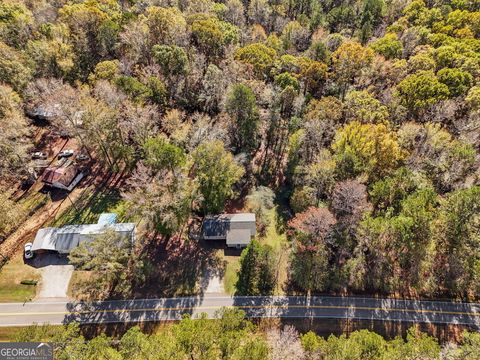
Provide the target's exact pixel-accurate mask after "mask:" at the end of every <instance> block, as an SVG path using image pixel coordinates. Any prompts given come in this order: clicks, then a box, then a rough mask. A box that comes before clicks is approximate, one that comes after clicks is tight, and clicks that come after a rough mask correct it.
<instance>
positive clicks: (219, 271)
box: [135, 237, 224, 298]
mask: <svg viewBox="0 0 480 360" xmlns="http://www.w3.org/2000/svg"><path fill="white" fill-rule="evenodd" d="M145 256H146V259H147V260H148V261H149V263H150V266H151V272H150V274H149V276H148V280H147V281H145V283H144V285H143V286H141V287H139V288H137V289H135V297H136V298H138V297H145V298H149V297H172V296H189V295H197V296H200V297H203V295H204V291H205V289H206V287H207V286H208V281H206V280H205V277H206V276H208V275H209V274H210V275H219V276H222V275H223V271H224V263H223V261H222V260H221V259H220V258H219V257H218V256H217V254H216V249H214V248H210V247H205V246H202V244H200V243H199V242H198V241H195V240H190V241H185V240H181V239H178V238H171V239H169V240H168V241H167V239H165V238H160V237H157V239H156V241H151V242H150V244H148V245H147V246H146V248H145Z"/></svg>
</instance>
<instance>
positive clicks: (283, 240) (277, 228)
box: [260, 207, 288, 251]
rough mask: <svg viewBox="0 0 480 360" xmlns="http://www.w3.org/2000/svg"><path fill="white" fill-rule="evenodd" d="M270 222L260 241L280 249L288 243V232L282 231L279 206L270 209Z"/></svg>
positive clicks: (277, 249)
mask: <svg viewBox="0 0 480 360" xmlns="http://www.w3.org/2000/svg"><path fill="white" fill-rule="evenodd" d="M268 222H269V225H268V226H267V229H266V231H265V235H264V236H263V237H261V238H260V242H261V243H262V244H267V245H270V246H271V247H272V248H273V249H274V250H275V251H280V250H282V248H283V247H285V246H286V245H287V244H288V241H287V234H286V233H285V232H283V231H282V229H281V228H282V226H281V225H280V224H279V216H278V214H277V207H274V208H273V209H271V210H269V211H268Z"/></svg>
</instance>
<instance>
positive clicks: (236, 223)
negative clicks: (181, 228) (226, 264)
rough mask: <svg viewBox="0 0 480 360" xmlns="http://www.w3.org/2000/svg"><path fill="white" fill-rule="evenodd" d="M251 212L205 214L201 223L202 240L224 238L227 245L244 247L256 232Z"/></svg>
mask: <svg viewBox="0 0 480 360" xmlns="http://www.w3.org/2000/svg"><path fill="white" fill-rule="evenodd" d="M255 220H256V219H255V214H253V213H239V214H221V215H214V216H207V217H205V219H204V220H203V223H202V238H203V239H204V240H225V241H226V244H227V246H228V247H234V248H243V247H246V246H247V245H248V244H249V243H250V241H251V240H252V238H253V237H255V235H256V233H257V226H256V221H255Z"/></svg>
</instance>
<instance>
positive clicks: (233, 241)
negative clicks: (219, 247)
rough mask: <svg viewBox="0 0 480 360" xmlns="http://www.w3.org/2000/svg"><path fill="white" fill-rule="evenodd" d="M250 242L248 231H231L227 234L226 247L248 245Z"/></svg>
mask: <svg viewBox="0 0 480 360" xmlns="http://www.w3.org/2000/svg"><path fill="white" fill-rule="evenodd" d="M251 240H252V233H251V231H250V229H232V230H230V231H228V233H227V246H236V245H248V244H249V243H250V241H251Z"/></svg>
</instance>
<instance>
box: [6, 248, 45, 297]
mask: <svg viewBox="0 0 480 360" xmlns="http://www.w3.org/2000/svg"><path fill="white" fill-rule="evenodd" d="M39 279H40V272H39V271H38V270H37V269H35V268H32V267H30V266H28V265H26V264H24V263H23V256H22V255H17V256H15V257H14V258H12V259H11V260H10V261H9V262H8V263H7V264H6V265H5V266H4V267H3V268H2V269H1V270H0V302H23V301H25V300H28V299H33V298H34V297H35V295H36V291H37V289H36V286H33V285H22V284H20V282H21V281H22V280H39Z"/></svg>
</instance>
